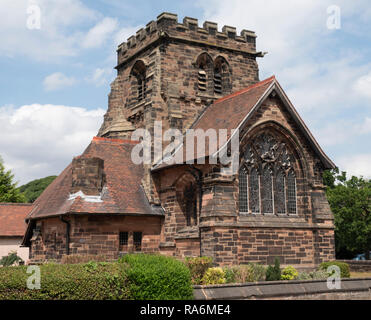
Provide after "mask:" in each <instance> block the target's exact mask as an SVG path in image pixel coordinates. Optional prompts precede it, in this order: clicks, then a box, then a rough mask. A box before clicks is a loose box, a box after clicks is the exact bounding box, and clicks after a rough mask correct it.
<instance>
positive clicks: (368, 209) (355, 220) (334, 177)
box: [324, 169, 371, 260]
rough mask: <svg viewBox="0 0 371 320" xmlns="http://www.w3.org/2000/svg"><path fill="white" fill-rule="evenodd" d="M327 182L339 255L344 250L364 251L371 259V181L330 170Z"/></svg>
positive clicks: (325, 176) (325, 181) (326, 175)
mask: <svg viewBox="0 0 371 320" xmlns="http://www.w3.org/2000/svg"><path fill="white" fill-rule="evenodd" d="M324 183H325V184H326V185H327V186H328V188H327V190H326V194H327V198H328V201H329V203H330V206H331V210H332V212H333V213H334V216H335V242H336V251H337V253H338V252H339V251H341V250H343V249H346V250H348V251H351V252H364V253H365V255H366V259H367V260H369V259H370V255H369V252H370V249H371V180H367V179H364V178H362V177H360V178H358V177H354V176H352V177H351V178H350V179H347V178H346V173H345V172H341V174H339V170H338V169H336V170H333V171H327V172H325V174H324Z"/></svg>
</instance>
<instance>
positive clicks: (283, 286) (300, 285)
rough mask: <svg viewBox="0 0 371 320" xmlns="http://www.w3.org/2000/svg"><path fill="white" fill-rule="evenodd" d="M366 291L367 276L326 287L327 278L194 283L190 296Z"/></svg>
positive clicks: (369, 281)
mask: <svg viewBox="0 0 371 320" xmlns="http://www.w3.org/2000/svg"><path fill="white" fill-rule="evenodd" d="M370 290H371V278H353V279H342V280H341V289H329V288H327V280H301V281H299V280H286V281H265V282H254V283H240V284H222V285H210V286H194V296H195V299H196V300H241V299H267V298H268V299H269V298H275V297H277V298H279V297H289V296H307V295H313V294H323V293H340V292H367V291H370ZM370 298H371V296H370Z"/></svg>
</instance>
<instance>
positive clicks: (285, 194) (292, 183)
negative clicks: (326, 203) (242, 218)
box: [239, 133, 297, 215]
mask: <svg viewBox="0 0 371 320" xmlns="http://www.w3.org/2000/svg"><path fill="white" fill-rule="evenodd" d="M294 159H295V158H294V156H293V154H291V153H290V152H289V149H288V147H287V146H286V144H285V143H284V142H283V141H279V140H278V139H276V138H275V137H273V136H272V135H271V134H270V133H262V134H260V135H258V136H257V137H256V138H254V139H252V141H251V142H250V143H249V145H248V146H247V148H246V149H245V152H244V154H243V163H242V166H241V168H242V169H240V172H239V190H240V195H239V201H240V213H247V212H248V213H253V214H261V213H263V214H279V215H283V214H297V185H296V176H295V170H294ZM245 172H246V173H245ZM244 175H246V176H247V177H246V178H245V176H244ZM241 179H246V181H247V183H245V184H244V183H241ZM243 181H244V180H243ZM246 184H247V190H248V191H247V194H246ZM246 199H247V200H246ZM246 202H248V208H247V210H246Z"/></svg>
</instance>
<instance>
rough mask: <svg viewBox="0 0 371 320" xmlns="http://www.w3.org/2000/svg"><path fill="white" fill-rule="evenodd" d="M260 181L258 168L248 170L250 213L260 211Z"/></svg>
mask: <svg viewBox="0 0 371 320" xmlns="http://www.w3.org/2000/svg"><path fill="white" fill-rule="evenodd" d="M259 189H260V183H259V174H258V170H256V169H255V168H253V169H252V170H251V172H250V189H249V190H250V208H251V211H252V213H260V192H259Z"/></svg>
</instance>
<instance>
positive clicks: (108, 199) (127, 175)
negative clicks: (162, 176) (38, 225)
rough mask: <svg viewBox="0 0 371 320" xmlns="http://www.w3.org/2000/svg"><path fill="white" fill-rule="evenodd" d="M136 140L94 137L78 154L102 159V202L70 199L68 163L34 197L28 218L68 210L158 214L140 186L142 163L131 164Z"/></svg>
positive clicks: (70, 171) (74, 211)
mask: <svg viewBox="0 0 371 320" xmlns="http://www.w3.org/2000/svg"><path fill="white" fill-rule="evenodd" d="M136 144H138V142H133V141H129V140H120V139H107V138H97V137H95V138H94V139H93V141H92V142H91V143H90V145H89V146H88V147H87V149H86V150H85V151H84V153H83V154H82V155H81V157H85V158H93V157H97V158H101V159H103V160H104V173H105V175H106V190H105V191H104V192H103V193H102V195H101V200H102V201H101V202H88V201H86V200H84V199H82V198H81V197H76V198H75V199H73V200H69V197H70V194H71V186H72V165H71V164H70V165H69V166H68V167H67V168H66V169H65V170H64V171H63V172H62V173H61V174H60V175H59V176H58V177H57V178H56V179H55V180H54V181H53V182H52V183H51V184H50V186H49V187H48V188H47V189H46V190H45V191H44V192H43V193H42V195H41V196H40V197H39V198H38V199H37V200H36V201H35V203H34V209H33V210H32V212H31V213H30V215H29V217H28V218H31V219H35V218H41V217H49V216H58V215H63V214H67V213H72V214H76V213H88V214H145V215H152V214H159V212H156V211H154V210H153V209H152V208H151V206H150V204H149V202H148V199H147V197H146V195H145V193H144V190H143V189H142V187H141V181H142V178H143V172H144V169H143V166H141V165H135V164H133V162H132V160H131V151H132V149H133V147H134V146H135V145H136Z"/></svg>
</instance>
